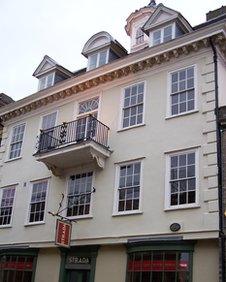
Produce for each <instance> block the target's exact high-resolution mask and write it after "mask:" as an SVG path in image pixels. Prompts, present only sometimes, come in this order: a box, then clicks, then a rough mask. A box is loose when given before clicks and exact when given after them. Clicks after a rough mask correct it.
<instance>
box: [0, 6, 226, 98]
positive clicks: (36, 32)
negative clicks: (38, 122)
mask: <svg viewBox="0 0 226 282" xmlns="http://www.w3.org/2000/svg"><path fill="white" fill-rule="evenodd" d="M156 2H157V4H159V3H160V2H162V3H163V4H164V5H166V6H168V7H170V8H172V9H175V10H177V11H179V12H181V13H182V14H183V16H184V17H185V18H186V19H187V20H188V21H189V22H190V23H191V25H197V24H199V23H201V22H204V21H205V14H206V13H207V12H208V11H210V10H214V9H216V8H219V7H220V6H222V5H226V0H190V1H185V0H162V1H156ZM148 3H149V0H112V1H110V0H105V1H104V0H0V93H1V92H4V93H6V94H7V95H9V96H11V97H12V98H13V99H15V100H18V99H21V98H23V97H25V96H27V95H29V94H32V93H34V92H35V91H36V89H37V84H38V82H37V79H36V78H34V77H32V74H33V72H34V70H35V68H36V67H37V66H38V64H39V63H40V62H41V60H42V58H43V56H44V55H45V54H47V55H49V56H50V57H52V58H53V59H54V60H55V61H57V62H58V63H59V64H61V65H63V66H64V67H66V68H68V69H69V70H71V71H74V70H77V69H80V68H82V67H85V66H86V59H85V58H84V57H83V56H82V55H81V50H82V48H83V45H84V44H85V42H86V41H87V40H88V39H89V38H90V37H91V36H92V35H93V34H95V33H97V32H99V31H102V30H105V31H107V32H109V33H110V34H111V35H112V36H113V37H114V38H115V39H117V40H118V41H119V42H120V43H121V44H122V45H123V46H124V47H126V48H127V50H129V38H128V36H127V35H126V33H125V31H124V26H125V23H126V18H127V17H128V16H129V15H130V13H131V12H133V11H134V10H136V9H139V8H141V7H143V6H146V5H147V4H148Z"/></svg>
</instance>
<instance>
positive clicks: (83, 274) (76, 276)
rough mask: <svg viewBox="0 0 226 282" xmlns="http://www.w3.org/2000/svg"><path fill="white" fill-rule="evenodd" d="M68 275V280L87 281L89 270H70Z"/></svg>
mask: <svg viewBox="0 0 226 282" xmlns="http://www.w3.org/2000/svg"><path fill="white" fill-rule="evenodd" d="M68 276H69V279H68V282H89V278H90V270H71V271H69V275H68Z"/></svg>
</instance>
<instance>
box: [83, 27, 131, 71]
mask: <svg viewBox="0 0 226 282" xmlns="http://www.w3.org/2000/svg"><path fill="white" fill-rule="evenodd" d="M82 54H83V55H84V56H85V57H86V58H87V59H88V64H87V69H86V70H87V71H90V70H93V69H96V68H98V67H101V66H103V65H106V64H108V63H110V62H112V61H114V60H116V59H118V58H121V57H124V56H126V55H127V51H126V50H125V49H124V48H123V46H122V45H121V44H120V43H119V42H118V41H117V40H115V39H114V38H113V37H112V36H111V35H110V34H109V33H107V32H106V31H101V32H99V33H97V34H94V35H93V36H92V37H91V38H90V39H89V40H88V41H87V42H86V44H85V45H84V47H83V50H82Z"/></svg>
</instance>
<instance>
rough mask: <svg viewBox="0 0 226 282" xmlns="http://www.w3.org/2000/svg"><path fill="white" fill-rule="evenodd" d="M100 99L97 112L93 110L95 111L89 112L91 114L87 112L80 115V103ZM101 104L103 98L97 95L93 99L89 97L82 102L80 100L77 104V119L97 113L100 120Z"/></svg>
mask: <svg viewBox="0 0 226 282" xmlns="http://www.w3.org/2000/svg"><path fill="white" fill-rule="evenodd" d="M96 98H98V100H99V101H98V108H97V109H96V110H93V111H89V112H85V113H81V114H80V113H79V104H80V103H83V102H86V101H90V100H93V99H96ZM100 102H101V97H100V96H99V95H95V96H93V97H87V99H84V98H83V99H82V100H79V101H78V102H77V110H76V118H77V119H79V118H82V117H86V116H88V115H91V114H93V113H95V112H97V119H98V118H99V110H100Z"/></svg>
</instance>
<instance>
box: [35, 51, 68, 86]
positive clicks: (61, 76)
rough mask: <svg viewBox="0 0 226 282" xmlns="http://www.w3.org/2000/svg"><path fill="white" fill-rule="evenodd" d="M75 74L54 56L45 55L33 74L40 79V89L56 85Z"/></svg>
mask: <svg viewBox="0 0 226 282" xmlns="http://www.w3.org/2000/svg"><path fill="white" fill-rule="evenodd" d="M73 75H74V74H73V73H72V72H70V71H69V70H67V69H65V68H64V67H62V66H61V65H59V64H58V63H57V62H55V61H54V60H53V59H52V58H50V57H49V56H47V55H45V57H44V58H43V60H42V61H41V63H40V64H39V66H38V67H37V68H36V70H35V72H34V73H33V76H34V77H36V78H37V79H38V82H39V83H38V90H39V91H40V90H43V89H46V88H48V87H51V86H53V85H55V84H56V83H58V82H60V81H62V80H65V79H67V78H69V77H72V76H73Z"/></svg>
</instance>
